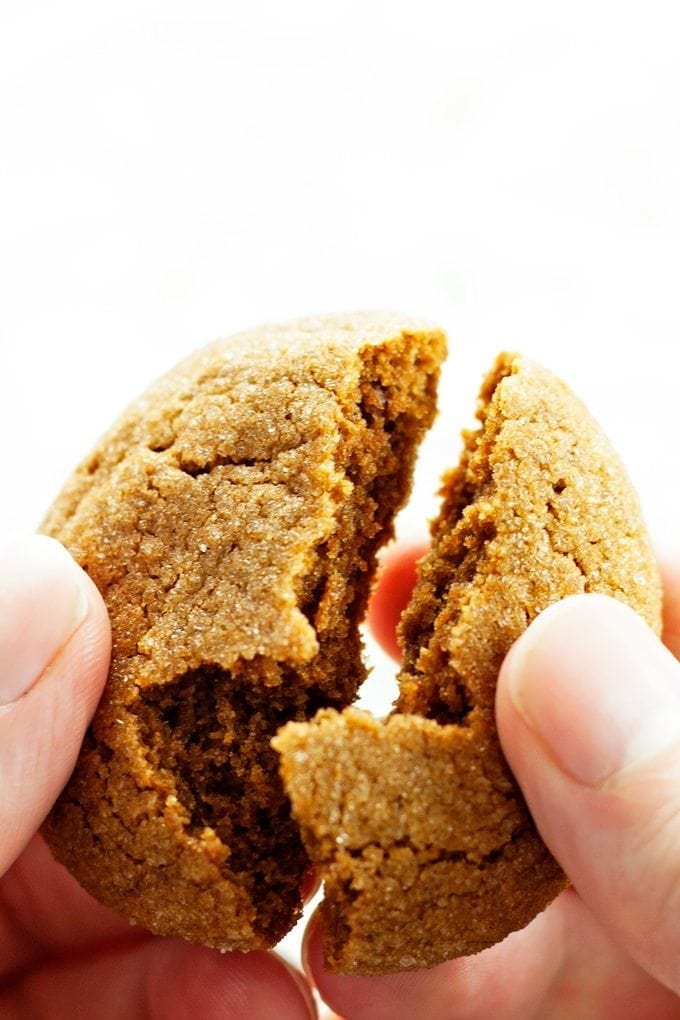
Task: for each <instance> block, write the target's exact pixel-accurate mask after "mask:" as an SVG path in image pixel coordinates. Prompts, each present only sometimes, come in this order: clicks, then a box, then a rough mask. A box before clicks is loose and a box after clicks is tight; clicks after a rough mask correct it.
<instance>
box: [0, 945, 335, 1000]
mask: <svg viewBox="0 0 680 1020" xmlns="http://www.w3.org/2000/svg"><path fill="white" fill-rule="evenodd" d="M3 990H4V994H0V1015H2V1016H12V1017H16V1018H24V1017H25V1018H26V1020H28V1018H33V1017H43V1016H44V1017H47V1016H49V1017H50V1020H72V1018H73V1017H80V1016H83V1017H84V1016H96V1017H97V1020H120V1017H125V1018H126V1020H175V1018H177V1020H180V1018H181V1020H185V1018H186V1017H200V1018H201V1020H213V1018H215V1020H218V1018H219V1020H244V1018H245V1017H247V1018H248V1020H271V1018H272V1017H276V1018H277V1020H310V1017H312V1018H313V1017H316V1015H317V1014H316V1010H315V1007H314V1002H313V999H312V996H311V992H310V991H309V989H308V988H307V986H306V984H305V982H304V980H303V978H302V976H301V975H299V974H297V973H295V972H293V971H292V968H290V967H288V966H287V964H285V963H284V962H283V961H282V960H280V959H278V958H277V957H275V956H273V955H272V954H269V953H261V952H257V953H225V954H221V953H219V952H218V951H217V950H212V949H204V948H202V947H199V946H190V945H187V944H186V943H183V942H179V941H177V940H175V939H161V938H148V939H145V940H143V941H139V942H136V943H130V942H124V943H122V944H121V945H118V946H116V945H115V944H111V945H110V946H109V947H108V949H107V950H106V951H101V952H99V953H92V952H86V953H83V954H82V955H78V956H75V957H73V956H72V957H62V958H61V959H57V960H54V961H52V962H50V963H48V964H45V965H43V966H42V967H40V968H37V969H33V970H29V971H27V972H25V973H24V974H23V976H22V978H21V980H18V981H17V982H16V983H14V984H12V985H9V986H4V989H3Z"/></svg>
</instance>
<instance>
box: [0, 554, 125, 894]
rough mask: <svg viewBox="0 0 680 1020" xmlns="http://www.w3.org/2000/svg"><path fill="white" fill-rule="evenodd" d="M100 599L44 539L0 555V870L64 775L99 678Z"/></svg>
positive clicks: (102, 659) (102, 661) (104, 664)
mask: <svg viewBox="0 0 680 1020" xmlns="http://www.w3.org/2000/svg"><path fill="white" fill-rule="evenodd" d="M109 651H110V632H109V624H108V618H107V615H106V610H105V608H104V604H103V602H102V600H101V597H100V596H99V593H98V592H97V590H96V588H95V586H94V585H93V584H92V582H91V581H90V579H89V578H88V577H87V576H86V574H85V573H84V572H83V571H82V570H81V569H80V567H78V566H77V565H76V563H75V562H74V560H73V559H72V558H71V557H70V556H69V555H68V553H67V552H66V550H65V549H64V548H63V547H62V546H60V545H59V544H58V543H57V542H55V541H53V540H52V539H49V538H46V537H44V536H39V535H33V536H30V537H28V538H24V539H20V540H18V541H16V542H14V543H12V545H11V546H6V547H5V548H4V549H3V550H2V551H1V552H0V875H1V874H3V873H4V872H5V870H6V869H7V868H8V867H9V865H10V864H11V863H12V862H13V861H14V860H15V859H16V857H17V856H18V854H19V853H20V852H21V850H22V849H23V848H24V846H25V845H26V844H27V843H28V841H29V839H30V838H31V836H32V835H33V834H34V832H35V831H36V829H37V828H38V827H39V825H40V824H41V822H42V821H43V819H44V817H45V815H46V813H47V812H48V810H49V809H50V807H51V805H52V804H53V802H54V800H55V799H56V797H57V795H58V793H59V791H60V790H61V789H62V787H63V786H64V784H65V783H66V780H67V779H68V777H69V775H70V773H71V771H72V769H73V765H74V763H75V760H76V756H77V754H78V750H79V748H80V744H81V741H82V738H83V734H84V732H85V729H86V727H87V724H88V722H89V720H90V718H91V716H92V713H93V712H94V709H95V706H96V704H97V701H98V699H99V696H100V694H101V690H102V687H103V684H104V680H105V678H106V671H107V668H108V660H109Z"/></svg>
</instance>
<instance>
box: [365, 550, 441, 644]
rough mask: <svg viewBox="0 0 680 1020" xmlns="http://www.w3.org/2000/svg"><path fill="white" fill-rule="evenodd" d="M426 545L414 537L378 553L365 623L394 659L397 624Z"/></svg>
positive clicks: (408, 596) (411, 589)
mask: <svg viewBox="0 0 680 1020" xmlns="http://www.w3.org/2000/svg"><path fill="white" fill-rule="evenodd" d="M427 548H428V543H427V541H425V540H413V541H410V542H407V543H401V544H399V545H395V546H393V547H391V548H389V549H387V550H386V552H385V553H384V554H383V556H382V557H381V561H380V570H379V573H378V580H377V585H376V588H375V591H374V592H373V597H372V598H371V602H370V604H369V607H368V625H369V627H370V628H371V631H372V633H373V635H374V636H375V638H376V640H377V641H378V642H379V643H380V645H381V646H382V647H383V648H384V649H385V651H386V652H387V653H388V655H391V656H392V657H393V658H394V659H397V660H399V659H401V649H400V647H399V642H398V641H397V624H398V623H399V618H400V616H401V614H402V612H403V610H404V609H405V608H406V604H407V602H408V600H409V598H410V597H411V592H412V591H413V586H414V585H415V583H416V574H417V571H416V564H417V562H418V560H419V559H421V557H422V556H424V555H425V553H426V552H427Z"/></svg>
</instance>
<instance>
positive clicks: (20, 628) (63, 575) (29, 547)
mask: <svg viewBox="0 0 680 1020" xmlns="http://www.w3.org/2000/svg"><path fill="white" fill-rule="evenodd" d="M87 608H88V595H87V587H86V580H85V576H84V574H83V573H82V571H81V569H80V567H79V566H78V565H77V564H76V563H75V561H74V560H73V558H72V557H71V556H70V555H69V554H68V553H67V552H66V550H65V549H64V548H63V546H61V545H59V543H58V542H55V541H54V540H53V539H50V538H46V537H45V536H43V535H29V536H26V537H24V538H20V539H15V540H13V541H12V542H11V543H10V544H8V545H5V546H4V547H3V548H1V549H0V706H3V705H9V704H11V703H12V702H14V701H17V700H18V699H19V698H21V697H22V695H24V694H26V692H27V691H29V690H30V689H31V687H33V686H34V684H35V683H36V681H38V680H39V679H40V677H41V676H42V675H43V673H44V672H45V670H46V669H47V667H48V666H49V664H50V663H51V662H52V660H53V659H54V657H55V656H56V654H57V653H58V652H59V650H60V649H61V648H63V646H64V645H65V644H66V643H67V641H68V640H69V638H70V637H71V636H72V634H73V633H74V632H75V631H76V630H77V629H78V627H79V626H80V624H81V623H82V622H83V620H84V619H85V616H86V615H87Z"/></svg>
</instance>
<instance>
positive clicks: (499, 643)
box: [274, 355, 661, 974]
mask: <svg viewBox="0 0 680 1020" xmlns="http://www.w3.org/2000/svg"><path fill="white" fill-rule="evenodd" d="M478 418H479V419H480V421H481V427H480V428H479V429H478V430H477V431H475V432H472V433H468V434H466V436H465V440H466V444H465V449H464V453H463V457H462V460H461V463H460V466H459V467H458V468H456V469H455V470H453V471H452V472H450V473H449V474H448V476H447V477H446V478H445V482H444V489H443V504H442V508H441V512H440V514H439V517H438V518H437V520H436V521H435V522H434V524H433V527H432V548H431V551H430V553H429V554H428V555H427V556H426V557H425V559H424V560H423V561H422V563H421V564H420V568H419V580H418V583H417V586H416V588H415V591H414V593H413V597H412V599H411V602H410V605H409V607H408V609H407V610H406V612H405V614H404V616H403V618H402V624H401V637H402V642H403V645H404V665H403V669H402V672H401V674H400V677H399V684H400V695H399V699H398V702H397V704H396V707H395V711H394V713H393V714H392V716H391V717H390V718H389V719H388V720H387V721H385V722H379V721H376V720H374V719H372V718H371V717H370V716H369V715H367V714H365V713H360V712H357V711H355V710H352V709H349V710H347V711H345V712H343V713H339V712H336V711H322V712H320V713H319V714H318V716H317V717H316V718H315V720H313V721H312V722H311V723H291V724H289V725H287V726H285V727H284V728H283V729H282V730H281V731H280V732H279V734H278V735H277V737H276V738H275V740H274V746H275V748H276V749H277V750H278V751H279V753H280V755H281V769H282V775H283V778H284V783H285V787H286V789H287V791H288V793H289V795H290V798H291V802H292V806H293V814H294V816H295V818H296V819H297V821H298V822H299V824H300V828H301V832H302V837H303V841H304V843H305V846H306V847H307V850H308V852H309V854H310V856H311V858H312V859H313V860H314V861H315V862H316V863H317V864H318V865H319V866H320V868H321V871H322V874H323V877H324V880H325V899H324V902H323V907H322V909H323V917H324V928H325V944H324V952H325V957H326V961H327V964H328V966H329V968H330V969H332V970H334V971H337V972H340V973H347V974H380V973H387V972H390V971H398V970H407V969H411V968H422V967H429V966H432V965H434V964H437V963H440V962H442V961H443V960H446V959H450V958H453V957H457V956H464V955H469V954H472V953H477V952H479V951H480V950H482V949H484V948H486V947H488V946H490V945H492V944H494V943H496V942H498V941H500V940H501V939H502V938H504V937H505V936H506V935H507V934H508V933H509V932H511V931H514V930H517V929H520V928H522V927H524V926H525V925H526V924H527V923H528V922H529V921H530V920H531V919H532V918H533V917H534V916H535V915H536V914H537V913H539V912H540V911H541V910H543V909H544V908H545V907H546V906H547V904H548V903H549V902H550V901H551V900H552V899H553V898H554V897H555V896H556V895H557V894H558V893H559V892H560V891H561V890H562V889H563V888H564V887H565V885H566V878H565V876H564V875H563V874H562V872H561V870H560V868H559V866H558V865H557V863H556V862H555V860H554V859H553V858H552V856H551V855H550V853H549V852H548V850H547V849H546V847H545V846H544V845H543V843H542V841H541V839H540V837H539V835H538V833H537V831H536V829H535V826H534V824H533V821H532V819H531V817H530V815H529V813H528V810H527V808H526V805H525V803H524V800H523V798H522V795H521V792H520V790H519V788H518V786H517V785H516V783H515V781H514V779H513V776H512V774H511V773H510V771H509V769H508V767H507V765H506V763H505V760H504V758H503V755H502V752H501V748H500V744H499V741H498V737H497V733H496V727H495V719H494V697H495V687H496V679H497V676H498V671H499V669H500V666H501V663H502V662H503V659H504V657H505V655H506V653H507V652H508V650H509V649H510V646H511V645H512V644H513V642H514V641H515V640H516V639H517V638H518V637H519V636H520V634H521V633H522V632H523V631H524V630H525V629H526V627H527V626H528V624H529V623H530V622H531V620H532V619H534V617H535V616H536V615H537V614H538V613H540V611H541V610H542V609H544V608H546V607H547V606H548V605H550V604H551V603H553V602H555V601H557V600H558V599H560V598H562V597H564V596H567V595H571V594H575V593H578V592H602V593H605V594H607V595H611V596H614V597H615V598H618V599H621V600H622V601H624V602H626V603H627V604H628V605H630V606H632V608H633V609H635V610H637V612H638V613H640V614H641V615H642V616H643V617H644V619H645V620H646V621H647V622H648V623H649V625H650V626H651V627H652V628H654V630H656V631H657V632H658V631H659V630H660V623H661V620H660V615H661V597H660V583H659V577H658V573H657V568H656V564H655V559H654V556H653V553H652V550H651V547H650V543H649V540H648V537H647V533H646V531H645V528H644V525H643V522H642V518H641V514H640V509H639V505H638V500H637V497H636V495H635V493H634V491H633V488H632V486H631V484H630V482H629V480H628V478H627V476H626V474H625V471H624V469H623V467H622V466H621V463H620V461H619V460H618V458H617V456H616V455H615V453H614V452H613V450H612V447H611V446H610V444H609V442H608V441H607V439H606V438H605V437H604V435H603V434H602V432H601V431H600V429H599V428H598V426H597V425H596V423H595V422H594V421H593V419H592V417H591V416H590V415H589V413H588V412H587V410H586V409H585V407H584V406H583V404H582V403H581V402H580V401H579V400H578V399H577V398H576V397H574V396H573V395H572V394H571V393H570V391H569V390H568V389H567V387H566V386H565V385H564V384H563V383H561V382H560V381H559V380H558V379H556V378H555V377H554V376H553V375H551V374H550V373H549V372H547V371H546V370H544V369H543V368H541V367H540V366H538V365H536V364H534V363H532V362H530V361H527V360H525V359H523V358H521V357H518V356H513V355H501V356H500V357H499V359H498V361H497V364H496V365H495V367H494V369H493V371H492V372H491V373H490V375H489V376H488V378H487V379H486V381H485V383H484V386H483V389H482V392H481V396H480V401H479V408H478Z"/></svg>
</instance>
